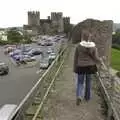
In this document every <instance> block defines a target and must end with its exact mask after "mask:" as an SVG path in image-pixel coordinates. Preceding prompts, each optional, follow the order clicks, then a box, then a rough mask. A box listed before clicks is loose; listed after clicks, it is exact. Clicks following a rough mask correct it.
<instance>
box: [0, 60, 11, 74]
mask: <svg viewBox="0 0 120 120" xmlns="http://www.w3.org/2000/svg"><path fill="white" fill-rule="evenodd" d="M8 72H9V67H8V65H7V64H6V63H4V62H0V75H3V74H8Z"/></svg>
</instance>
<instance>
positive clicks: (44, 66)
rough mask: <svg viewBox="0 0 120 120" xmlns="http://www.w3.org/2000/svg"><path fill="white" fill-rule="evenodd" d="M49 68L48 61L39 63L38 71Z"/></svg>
mask: <svg viewBox="0 0 120 120" xmlns="http://www.w3.org/2000/svg"><path fill="white" fill-rule="evenodd" d="M48 67H49V59H44V60H42V61H40V69H47V68H48Z"/></svg>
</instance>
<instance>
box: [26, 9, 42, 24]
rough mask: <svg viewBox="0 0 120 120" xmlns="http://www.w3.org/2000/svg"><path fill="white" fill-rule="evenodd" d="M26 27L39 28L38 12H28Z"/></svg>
mask: <svg viewBox="0 0 120 120" xmlns="http://www.w3.org/2000/svg"><path fill="white" fill-rule="evenodd" d="M28 25H30V26H33V25H35V26H39V25H40V12H38V11H33V12H31V11H28Z"/></svg>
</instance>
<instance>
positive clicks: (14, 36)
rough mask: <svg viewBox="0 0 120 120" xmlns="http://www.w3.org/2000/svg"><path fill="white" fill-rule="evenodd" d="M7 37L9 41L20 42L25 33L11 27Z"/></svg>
mask: <svg viewBox="0 0 120 120" xmlns="http://www.w3.org/2000/svg"><path fill="white" fill-rule="evenodd" d="M7 39H8V42H9V43H20V42H21V41H22V40H23V35H22V34H21V32H19V31H17V30H16V29H11V30H9V31H8V32H7Z"/></svg>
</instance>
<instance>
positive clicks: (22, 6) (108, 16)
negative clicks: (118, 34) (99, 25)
mask: <svg viewBox="0 0 120 120" xmlns="http://www.w3.org/2000/svg"><path fill="white" fill-rule="evenodd" d="M119 1H120V0H0V27H10V26H22V25H23V24H27V11H31V10H32V11H33V10H35V11H40V18H46V17H47V16H49V15H50V12H54V11H56V12H63V16H70V17H71V23H74V24H76V23H78V22H80V21H82V20H84V19H86V18H94V19H99V20H113V21H114V22H119V23H120V2H119Z"/></svg>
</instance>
